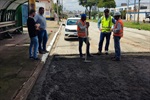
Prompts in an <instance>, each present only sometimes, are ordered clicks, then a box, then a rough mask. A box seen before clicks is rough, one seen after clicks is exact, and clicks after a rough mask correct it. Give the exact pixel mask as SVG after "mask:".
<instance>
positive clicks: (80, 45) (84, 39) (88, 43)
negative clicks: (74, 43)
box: [79, 37, 90, 57]
mask: <svg viewBox="0 0 150 100" xmlns="http://www.w3.org/2000/svg"><path fill="white" fill-rule="evenodd" d="M86 41H87V50H86V52H87V55H89V54H90V52H89V50H90V42H89V40H87V38H81V37H79V53H80V56H81V57H82V45H83V42H84V43H85V44H86Z"/></svg>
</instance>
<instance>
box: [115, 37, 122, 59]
mask: <svg viewBox="0 0 150 100" xmlns="http://www.w3.org/2000/svg"><path fill="white" fill-rule="evenodd" d="M120 38H121V37H119V36H114V48H115V58H116V59H118V60H120V58H121V48H120Z"/></svg>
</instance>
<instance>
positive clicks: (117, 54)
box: [113, 12, 124, 61]
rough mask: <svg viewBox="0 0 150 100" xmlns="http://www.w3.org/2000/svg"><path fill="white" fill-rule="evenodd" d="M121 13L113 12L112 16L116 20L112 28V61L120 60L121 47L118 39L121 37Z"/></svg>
mask: <svg viewBox="0 0 150 100" xmlns="http://www.w3.org/2000/svg"><path fill="white" fill-rule="evenodd" d="M120 17H121V13H120V12H115V13H114V18H115V20H116V24H115V25H114V29H113V33H114V34H113V36H114V48H115V57H113V60H114V61H120V59H121V48H120V39H121V37H123V26H124V25H123V21H122V20H121V19H120Z"/></svg>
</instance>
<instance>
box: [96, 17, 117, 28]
mask: <svg viewBox="0 0 150 100" xmlns="http://www.w3.org/2000/svg"><path fill="white" fill-rule="evenodd" d="M108 18H109V17H108ZM108 18H107V19H108ZM101 20H102V17H101V18H100V19H99V20H98V23H97V26H98V28H100V24H101ZM112 22H113V24H115V23H116V21H115V19H114V18H112Z"/></svg>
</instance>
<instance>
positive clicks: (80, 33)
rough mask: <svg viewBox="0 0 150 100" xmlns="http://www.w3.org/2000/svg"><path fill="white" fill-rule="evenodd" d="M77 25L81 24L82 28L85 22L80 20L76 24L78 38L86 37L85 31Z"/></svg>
mask: <svg viewBox="0 0 150 100" xmlns="http://www.w3.org/2000/svg"><path fill="white" fill-rule="evenodd" d="M78 23H82V25H83V26H85V25H86V22H83V21H82V20H79V21H78V22H77V32H78V37H86V33H85V30H81V29H80V27H79V26H78Z"/></svg>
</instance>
